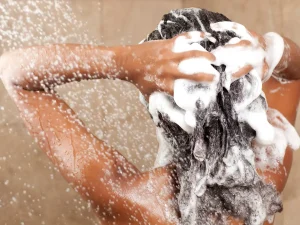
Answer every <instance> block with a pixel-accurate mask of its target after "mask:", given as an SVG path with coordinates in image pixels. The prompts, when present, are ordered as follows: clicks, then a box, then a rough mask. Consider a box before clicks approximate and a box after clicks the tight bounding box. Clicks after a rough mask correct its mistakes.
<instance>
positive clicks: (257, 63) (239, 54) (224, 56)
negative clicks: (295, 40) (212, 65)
mask: <svg viewBox="0 0 300 225" xmlns="http://www.w3.org/2000/svg"><path fill="white" fill-rule="evenodd" d="M211 28H212V29H213V30H214V31H221V32H225V31H232V32H234V33H236V35H237V36H239V37H240V38H238V37H236V38H232V39H231V40H230V41H229V42H228V43H227V44H226V45H225V46H219V47H218V48H217V49H215V50H213V51H212V53H213V54H214V55H215V57H216V59H217V60H216V63H217V65H221V64H224V65H226V73H228V74H231V75H232V79H233V80H234V79H237V78H239V77H241V76H243V75H246V74H248V73H249V72H250V73H252V75H256V76H259V77H260V79H261V80H263V81H264V80H266V79H268V78H269V76H270V75H271V74H272V70H273V69H274V68H270V67H272V65H273V63H272V59H271V58H270V57H269V56H268V52H267V48H268V47H267V44H266V41H265V38H264V37H263V36H261V35H259V34H257V33H255V32H252V31H249V30H247V29H246V28H245V27H244V26H243V25H241V24H238V23H235V22H218V23H214V24H211Z"/></svg>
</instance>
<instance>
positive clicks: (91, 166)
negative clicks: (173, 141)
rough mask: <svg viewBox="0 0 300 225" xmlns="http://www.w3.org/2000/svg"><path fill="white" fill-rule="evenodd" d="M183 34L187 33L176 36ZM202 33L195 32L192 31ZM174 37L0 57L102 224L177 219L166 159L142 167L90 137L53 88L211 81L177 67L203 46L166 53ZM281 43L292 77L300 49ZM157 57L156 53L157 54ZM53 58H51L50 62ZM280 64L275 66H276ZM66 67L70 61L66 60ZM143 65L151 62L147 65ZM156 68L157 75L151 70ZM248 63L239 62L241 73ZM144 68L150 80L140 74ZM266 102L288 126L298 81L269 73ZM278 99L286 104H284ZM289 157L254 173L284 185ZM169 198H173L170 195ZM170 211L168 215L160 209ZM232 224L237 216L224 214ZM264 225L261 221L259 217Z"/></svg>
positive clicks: (13, 88)
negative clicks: (107, 81) (109, 81)
mask: <svg viewBox="0 0 300 225" xmlns="http://www.w3.org/2000/svg"><path fill="white" fill-rule="evenodd" d="M183 35H188V34H183ZM199 35H202V34H199ZM175 40H176V39H175V38H173V39H170V40H164V41H154V42H151V43H146V44H142V45H138V46H125V47H124V46H123V47H112V48H107V47H98V46H82V45H51V46H40V47H30V48H26V49H21V50H17V51H13V52H10V53H6V54H4V55H3V56H2V57H1V59H0V72H1V73H0V76H1V78H2V81H3V83H4V85H5V87H6V89H7V91H8V93H9V94H10V95H11V97H12V98H13V100H14V101H15V103H16V105H17V107H18V108H19V110H20V114H21V117H22V118H23V120H24V122H25V125H26V126H27V128H28V130H29V131H30V133H31V135H32V136H33V137H35V138H37V140H38V143H39V145H40V146H41V148H42V149H43V150H44V151H45V153H46V154H47V155H48V157H49V158H50V159H51V161H52V162H53V163H54V165H55V166H57V167H58V168H59V170H60V173H61V174H62V175H63V176H64V178H65V179H66V180H67V181H68V182H69V183H71V184H73V186H74V188H75V189H76V190H77V191H78V192H79V193H80V195H81V196H82V197H83V198H85V199H87V200H90V201H91V203H92V206H93V208H94V210H95V213H96V214H97V216H98V217H99V220H101V224H107V225H109V224H158V225H168V224H176V223H177V222H178V218H179V213H178V211H177V210H176V209H177V208H176V193H177V191H178V190H177V180H176V176H175V175H174V168H173V166H172V165H169V166H167V167H163V168H158V169H154V170H151V171H149V172H145V173H142V172H140V171H139V170H138V169H137V168H136V167H135V166H134V165H132V164H131V163H129V162H128V161H127V160H126V159H125V158H124V157H123V156H122V155H121V154H120V153H119V152H118V151H117V150H115V149H113V148H111V147H109V146H107V145H106V144H105V143H104V142H103V141H102V140H99V139H97V138H96V137H95V136H93V135H92V134H91V133H90V132H89V131H88V130H87V128H86V127H85V126H84V125H83V123H82V122H81V121H80V120H79V119H78V118H77V117H76V114H75V113H74V111H73V110H72V109H71V108H70V107H69V106H68V105H67V104H66V103H65V102H64V101H63V100H62V99H60V97H59V96H58V95H57V93H55V91H54V89H53V88H54V87H55V86H57V85H60V84H63V83H67V82H72V81H80V80H87V79H104V78H117V79H122V80H127V81H130V82H132V83H133V84H135V85H136V86H137V87H138V88H139V89H140V91H141V92H142V93H143V94H144V95H145V96H146V97H147V96H149V95H150V94H151V93H152V92H153V91H157V90H160V91H165V92H168V93H170V94H172V93H173V83H174V80H176V79H178V78H187V79H193V80H196V81H199V82H201V81H210V80H212V79H213V77H212V75H211V74H204V73H200V74H195V75H186V74H183V73H181V72H180V71H178V69H177V66H178V64H179V63H180V61H182V60H183V59H187V58H191V57H206V58H207V59H209V60H214V56H213V55H212V54H210V53H207V52H201V51H189V52H185V53H173V52H172V47H173V45H174V42H175ZM290 46H291V47H292V46H293V47H292V48H286V51H285V53H284V56H283V58H284V57H285V55H289V57H291V59H290V60H289V61H288V67H287V68H288V69H287V68H285V71H284V72H289V73H288V74H284V73H281V72H278V73H279V74H280V75H281V76H283V75H284V76H286V77H287V78H293V79H298V77H299V75H298V73H297V69H293V68H297V66H298V65H297V64H299V63H298V60H299V59H300V53H299V52H300V51H299V50H296V49H294V48H298V47H297V46H296V45H290ZM158 56H161V57H158ZM57 60H59V61H58V63H56V62H55V61H57ZM282 63H285V62H280V63H279V65H278V68H280V67H281V66H282ZM70 65H72V66H70ZM146 65H150V66H146ZM158 69H160V71H161V70H162V71H161V73H159V74H160V75H159V76H158V75H154V74H157V70H158ZM248 69H249V68H247V67H246V68H243V70H245V71H242V72H240V73H238V74H239V75H243V74H245V73H246V72H247V70H248ZM144 74H149V75H150V76H152V78H153V79H151V80H150V81H149V80H145V79H144V78H143V77H142V76H143V75H144ZM279 87H281V90H280V91H279V92H276V93H272V92H271V91H272V90H274V89H276V88H279ZM264 91H265V93H266V96H267V100H268V103H269V106H270V107H271V108H275V109H277V110H279V111H280V112H281V113H282V114H283V115H284V116H285V117H286V118H287V119H288V120H289V121H290V122H291V123H292V124H294V122H295V118H296V109H297V106H298V102H299V97H300V82H299V81H294V82H292V83H289V84H286V85H282V84H280V83H279V82H278V81H276V80H275V79H274V78H271V79H269V81H268V82H266V83H265V84H264ZM282 102H289V104H288V106H286V105H285V104H282ZM291 163H292V151H291V150H290V149H287V152H286V155H285V159H284V163H283V165H281V166H280V168H279V169H278V171H277V172H276V173H275V172H274V173H271V172H268V171H258V172H259V173H260V174H261V175H262V177H263V178H264V179H265V181H266V182H270V183H274V184H275V185H276V187H277V190H278V191H280V192H281V191H282V190H283V189H284V186H285V183H286V181H287V178H288V176H287V175H286V173H283V171H284V170H286V171H287V174H288V173H289V171H290V168H291ZM169 200H174V201H169ZM168 212H169V213H170V214H172V215H173V216H172V217H167V216H166V215H167V213H168ZM229 221H231V222H230V223H231V224H233V225H238V224H243V222H242V221H239V220H236V219H229ZM265 224H266V225H267V224H268V223H265Z"/></svg>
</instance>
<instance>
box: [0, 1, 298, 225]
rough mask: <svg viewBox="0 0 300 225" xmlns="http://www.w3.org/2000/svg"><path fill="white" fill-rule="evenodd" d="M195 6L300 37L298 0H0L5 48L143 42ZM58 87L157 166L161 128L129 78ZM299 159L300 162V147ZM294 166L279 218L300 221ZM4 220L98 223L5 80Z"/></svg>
mask: <svg viewBox="0 0 300 225" xmlns="http://www.w3.org/2000/svg"><path fill="white" fill-rule="evenodd" d="M192 6H193V7H199V8H206V9H209V10H212V11H218V12H221V13H223V14H225V15H226V16H228V17H229V18H231V19H232V20H235V21H237V22H240V23H242V24H245V25H246V26H247V27H249V28H252V29H253V30H256V31H258V32H261V33H264V32H267V31H277V32H279V33H283V34H285V35H286V36H288V37H290V38H292V39H293V40H294V41H296V42H297V43H298V44H300V31H299V27H300V16H298V15H300V1H298V0H252V1H250V0H231V1H227V0H226V1H225V0H224V1H221V0H68V1H67V0H51V1H50V0H43V1H37V0H36V1H34V0H33V1H32V0H31V1H29V0H22V1H18V0H11V1H9V0H0V37H1V39H0V42H1V44H0V45H1V51H3V50H7V49H10V48H13V47H19V46H24V45H32V44H43V43H48V42H78V43H95V44H106V45H116V44H130V43H138V42H139V41H140V40H142V39H143V38H144V37H145V36H146V35H147V34H148V33H149V32H150V31H152V30H153V29H154V28H155V27H156V25H157V23H158V22H159V20H160V18H161V16H162V15H163V14H164V13H167V12H168V11H169V10H170V9H174V8H182V7H192ZM59 91H60V93H61V94H62V95H63V96H64V98H65V99H66V101H67V102H68V103H69V104H70V105H71V107H73V108H74V109H75V110H76V111H77V112H78V114H79V116H80V117H81V118H82V119H83V120H84V121H85V122H86V124H87V125H88V126H89V127H90V128H91V130H92V131H93V132H94V133H95V134H96V135H97V136H98V137H100V138H103V139H104V140H106V141H107V142H109V143H110V144H112V145H114V146H115V147H116V148H118V149H119V150H120V151H121V152H123V153H124V154H125V155H126V156H127V157H128V158H129V159H130V160H131V161H132V162H133V163H135V164H136V165H138V166H139V168H141V169H143V170H146V169H149V168H151V166H152V164H153V159H154V155H155V152H156V149H157V143H156V139H155V130H154V126H153V124H152V122H151V120H150V118H149V116H148V114H147V112H146V111H145V109H144V108H143V107H142V105H141V104H140V103H139V102H138V97H137V94H138V92H137V90H136V89H135V88H133V87H132V86H131V85H129V84H127V83H125V82H111V81H99V82H93V83H91V82H84V83H82V84H75V85H74V84H73V85H67V86H64V87H61V88H60V89H59ZM116 106H118V107H117V108H116ZM95 121H96V122H95ZM297 127H298V130H300V125H299V126H297ZM132 149H133V150H136V149H137V150H138V151H132ZM294 160H295V162H296V161H298V162H300V152H296V153H295V159H294ZM296 171H300V163H298V165H297V164H296V163H294V167H293V170H292V174H291V176H290V179H289V183H288V186H287V188H286V190H285V193H284V207H285V211H284V213H283V214H281V215H280V216H278V219H277V224H278V225H279V224H285V225H298V224H299V222H298V221H299V220H300V215H299V213H298V210H299V207H300V188H299V187H298V186H297V183H299V182H297V181H299V178H300V175H299V173H297V172H296ZM299 185H300V184H299ZM0 224H1V225H2V224H4V225H6V224H7V225H20V224H26V225H27V224H30V225H37V224H51V225H61V224H70V225H79V224H86V225H88V224H97V220H96V219H95V218H94V215H93V214H92V212H91V210H90V208H89V205H88V204H87V203H85V202H83V201H82V200H81V199H80V198H79V197H78V195H77V194H76V193H75V192H74V191H73V190H72V189H70V187H69V186H68V185H67V184H66V182H65V181H64V180H63V179H62V178H61V176H60V175H59V174H58V172H57V171H56V169H55V168H53V166H52V165H51V164H50V163H49V161H48V159H47V158H46V156H45V155H44V154H43V153H42V152H41V151H40V150H39V149H38V147H37V146H36V144H35V143H34V141H33V140H32V138H31V137H29V136H28V134H27V132H26V129H25V128H24V126H23V124H22V122H21V120H20V119H19V118H18V113H17V110H16V107H15V106H14V104H13V103H12V102H11V100H10V99H9V98H8V96H7V95H6V92H5V90H4V89H3V86H2V84H0Z"/></svg>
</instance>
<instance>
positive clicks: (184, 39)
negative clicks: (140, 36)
mask: <svg viewBox="0 0 300 225" xmlns="http://www.w3.org/2000/svg"><path fill="white" fill-rule="evenodd" d="M206 38H208V39H210V38H212V37H210V36H209V35H207V34H205V33H203V32H198V31H193V32H188V33H184V34H181V35H179V36H177V37H174V38H172V39H168V40H159V41H151V42H145V43H143V44H141V45H137V46H132V52H133V54H134V55H133V58H134V59H133V60H132V63H133V64H132V65H131V66H130V68H134V71H129V72H130V73H134V74H136V75H134V80H133V82H134V83H135V85H136V86H137V87H138V88H139V89H140V91H141V92H142V93H143V94H144V95H145V96H146V97H149V96H150V95H151V94H152V93H153V92H155V91H163V92H167V93H169V94H171V95H173V89H174V81H175V80H177V79H188V80H193V81H197V82H203V81H206V82H210V81H213V80H216V79H218V76H219V73H218V72H217V71H216V70H215V69H214V68H213V66H212V65H211V64H212V63H213V62H214V61H215V57H214V55H213V54H212V53H210V52H208V51H206V50H205V49H204V48H203V47H202V46H201V45H200V44H199V42H200V41H202V40H204V39H206ZM195 64H196V65H201V66H199V67H198V68H197V69H195ZM192 67H193V68H192Z"/></svg>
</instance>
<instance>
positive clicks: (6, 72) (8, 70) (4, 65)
mask: <svg viewBox="0 0 300 225" xmlns="http://www.w3.org/2000/svg"><path fill="white" fill-rule="evenodd" d="M12 61H13V60H12V59H11V54H10V53H9V52H8V53H4V54H3V55H1V57H0V79H1V80H2V82H3V84H4V86H5V88H6V89H8V88H12V87H13V86H14V85H15V84H16V80H17V79H15V77H16V72H17V71H16V68H17V67H18V65H17V64H14V63H12Z"/></svg>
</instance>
